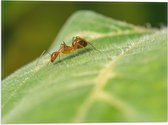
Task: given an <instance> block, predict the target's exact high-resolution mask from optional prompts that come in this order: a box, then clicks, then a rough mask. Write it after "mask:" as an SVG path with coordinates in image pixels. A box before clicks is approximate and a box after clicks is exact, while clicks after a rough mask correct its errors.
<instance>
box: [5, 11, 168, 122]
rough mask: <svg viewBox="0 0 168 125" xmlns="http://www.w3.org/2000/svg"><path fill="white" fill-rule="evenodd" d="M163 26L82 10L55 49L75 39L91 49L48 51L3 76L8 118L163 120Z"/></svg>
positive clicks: (44, 120) (164, 36) (66, 28)
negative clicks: (56, 54)
mask: <svg viewBox="0 0 168 125" xmlns="http://www.w3.org/2000/svg"><path fill="white" fill-rule="evenodd" d="M166 33H167V31H166V29H162V30H153V29H146V28H142V27H137V26H134V25H131V24H127V23H124V22H120V21H116V20H114V19H111V18H107V17H105V16H103V15H100V14H97V13H94V12H90V11H79V12H77V13H75V14H73V15H72V16H71V17H70V19H69V20H68V21H67V22H66V23H65V25H64V27H63V28H62V30H61V32H60V34H59V35H58V36H57V38H56V40H55V41H54V42H53V44H52V46H51V48H50V52H53V51H55V50H57V49H58V48H59V47H60V43H61V42H62V41H65V42H66V43H67V44H68V45H71V42H72V41H71V40H72V37H73V36H80V37H82V38H85V39H86V40H87V41H89V42H91V43H92V44H93V45H94V46H95V47H96V48H97V49H98V50H99V51H101V52H99V51H96V50H94V49H93V48H92V46H89V45H88V46H87V47H86V49H85V48H83V49H80V50H77V51H76V52H74V53H71V54H61V60H60V61H58V59H57V60H56V61H55V63H54V64H52V63H50V64H49V65H47V62H48V61H49V59H50V56H49V55H47V54H46V55H44V56H43V57H42V58H41V59H40V61H39V62H38V64H37V65H36V63H37V61H38V60H35V61H33V62H32V63H30V64H28V65H26V66H24V67H23V68H21V69H19V70H17V71H16V72H14V73H13V74H11V75H10V76H8V77H7V78H6V79H4V80H3V81H2V121H3V123H40V122H43V123H52V122H116V121H120V122H123V121H143V122H144V121H152V122H153V121H166V120H167V117H166V105H167V102H166V91H167V89H166V58H167V56H166V49H167V48H166V47H167V46H166V45H167V43H166Z"/></svg>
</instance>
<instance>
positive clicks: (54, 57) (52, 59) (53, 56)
mask: <svg viewBox="0 0 168 125" xmlns="http://www.w3.org/2000/svg"><path fill="white" fill-rule="evenodd" d="M59 53H60V52H58V51H57V52H53V53H52V54H51V62H54V60H55V59H56V58H57V56H58V55H59Z"/></svg>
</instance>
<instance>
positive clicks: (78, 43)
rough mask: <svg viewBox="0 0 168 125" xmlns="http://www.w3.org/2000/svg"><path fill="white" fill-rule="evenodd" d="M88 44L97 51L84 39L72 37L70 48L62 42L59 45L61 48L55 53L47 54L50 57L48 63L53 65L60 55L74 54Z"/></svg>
mask: <svg viewBox="0 0 168 125" xmlns="http://www.w3.org/2000/svg"><path fill="white" fill-rule="evenodd" d="M88 44H90V45H91V46H92V47H93V48H94V49H95V50H97V49H96V48H95V47H94V46H93V45H92V44H91V43H89V42H87V41H86V40H85V39H83V38H81V37H79V36H76V37H73V39H72V46H68V45H66V43H65V42H64V41H63V43H61V46H60V48H59V49H58V51H55V52H53V53H52V54H50V53H48V52H47V53H48V54H50V56H51V57H50V62H52V63H53V62H54V61H55V60H56V58H57V57H58V55H59V54H60V53H63V54H69V53H72V52H74V51H75V50H77V49H81V48H84V47H86V46H87V45H88Z"/></svg>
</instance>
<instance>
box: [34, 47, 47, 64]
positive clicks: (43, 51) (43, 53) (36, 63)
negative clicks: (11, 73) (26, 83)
mask: <svg viewBox="0 0 168 125" xmlns="http://www.w3.org/2000/svg"><path fill="white" fill-rule="evenodd" d="M45 52H46V50H44V51H43V52H42V53H41V55H40V57H39V59H38V60H37V63H36V66H37V64H38V62H39V60H40V59H41V57H42V56H43V55H44V54H45Z"/></svg>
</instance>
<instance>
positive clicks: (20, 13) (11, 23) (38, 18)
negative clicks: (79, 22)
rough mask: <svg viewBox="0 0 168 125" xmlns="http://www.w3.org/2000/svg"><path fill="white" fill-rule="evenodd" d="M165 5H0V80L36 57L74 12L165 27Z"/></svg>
mask: <svg viewBox="0 0 168 125" xmlns="http://www.w3.org/2000/svg"><path fill="white" fill-rule="evenodd" d="M166 9H167V4H166V3H115V2H108V3H104V2H19V1H17V2H16V1H15V2H10V1H2V78H5V77H6V76H8V75H9V74H11V73H12V72H13V71H15V70H16V69H18V68H20V67H21V66H23V65H25V64H27V63H29V62H30V61H32V60H34V59H35V58H37V57H39V56H40V54H41V53H42V51H43V50H47V49H48V48H49V46H50V45H51V43H52V42H53V40H54V39H55V37H56V36H57V34H58V32H59V30H60V29H61V27H62V26H63V24H64V23H65V22H66V20H67V19H68V18H69V16H70V15H71V14H72V13H74V12H75V11H77V10H93V11H96V12H98V13H101V14H104V15H106V16H109V17H111V18H114V19H117V20H121V21H126V22H128V23H132V24H135V25H140V26H150V25H151V26H152V27H156V28H160V27H164V26H167V13H166V12H167V10H166ZM81 18H82V17H81Z"/></svg>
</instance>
